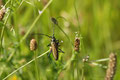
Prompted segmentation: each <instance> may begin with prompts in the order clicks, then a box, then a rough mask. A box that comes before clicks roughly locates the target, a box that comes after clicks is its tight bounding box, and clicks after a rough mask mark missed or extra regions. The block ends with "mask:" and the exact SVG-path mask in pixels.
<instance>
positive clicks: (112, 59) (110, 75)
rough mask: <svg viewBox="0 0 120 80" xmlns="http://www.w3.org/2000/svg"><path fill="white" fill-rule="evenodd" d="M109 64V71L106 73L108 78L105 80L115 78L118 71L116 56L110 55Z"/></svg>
mask: <svg viewBox="0 0 120 80" xmlns="http://www.w3.org/2000/svg"><path fill="white" fill-rule="evenodd" d="M109 58H110V60H109V64H108V69H107V71H106V77H105V80H113V77H114V75H115V71H116V64H117V57H116V54H114V53H111V54H110V55H109Z"/></svg>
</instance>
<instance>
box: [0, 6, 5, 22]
mask: <svg viewBox="0 0 120 80" xmlns="http://www.w3.org/2000/svg"><path fill="white" fill-rule="evenodd" d="M4 14H5V8H2V9H1V10H0V21H1V20H2V19H3V17H4Z"/></svg>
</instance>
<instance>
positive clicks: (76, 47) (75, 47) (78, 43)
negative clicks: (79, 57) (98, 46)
mask: <svg viewBox="0 0 120 80" xmlns="http://www.w3.org/2000/svg"><path fill="white" fill-rule="evenodd" d="M79 45H80V39H79V38H78V37H76V38H75V42H74V50H75V51H79Z"/></svg>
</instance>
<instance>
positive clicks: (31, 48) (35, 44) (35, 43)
mask: <svg viewBox="0 0 120 80" xmlns="http://www.w3.org/2000/svg"><path fill="white" fill-rule="evenodd" d="M36 49H37V42H36V40H35V39H32V40H31V41H30V50H31V51H34V50H36Z"/></svg>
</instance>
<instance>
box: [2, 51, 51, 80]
mask: <svg viewBox="0 0 120 80" xmlns="http://www.w3.org/2000/svg"><path fill="white" fill-rule="evenodd" d="M49 51H50V50H48V51H46V52H44V53H43V54H41V55H39V56H37V57H36V59H38V58H40V57H42V56H44V55H45V54H47V53H48V52H49ZM34 60H35V58H34V59H32V60H30V61H29V62H27V63H26V64H24V65H23V66H21V67H19V68H18V69H16V70H14V71H13V72H11V73H10V74H9V75H7V76H6V77H5V78H3V80H6V79H7V78H8V77H10V76H11V75H13V74H14V73H16V72H17V71H19V70H20V69H22V68H24V67H25V66H27V65H28V64H30V63H31V62H33V61H34Z"/></svg>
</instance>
